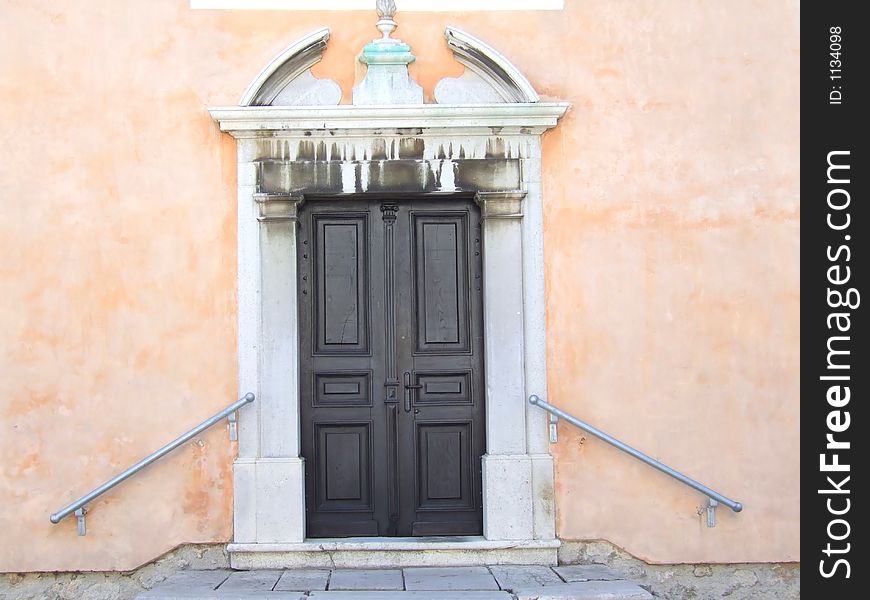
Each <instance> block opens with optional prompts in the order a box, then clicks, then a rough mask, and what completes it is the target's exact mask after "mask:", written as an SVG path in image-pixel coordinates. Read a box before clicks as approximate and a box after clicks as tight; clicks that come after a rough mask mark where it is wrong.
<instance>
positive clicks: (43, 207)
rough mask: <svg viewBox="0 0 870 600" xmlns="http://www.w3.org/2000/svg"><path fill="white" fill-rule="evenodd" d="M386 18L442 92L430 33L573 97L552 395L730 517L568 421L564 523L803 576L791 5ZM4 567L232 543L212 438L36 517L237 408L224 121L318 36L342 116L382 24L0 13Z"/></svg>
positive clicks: (227, 495)
mask: <svg viewBox="0 0 870 600" xmlns="http://www.w3.org/2000/svg"><path fill="white" fill-rule="evenodd" d="M566 5H567V8H566V10H565V11H564V12H540V13H525V14H512V13H496V14H486V13H465V14H452V15H451V14H444V13H433V14H425V13H408V14H401V13H400V14H399V17H398V18H399V24H400V29H399V30H398V32H397V35H399V36H400V37H402V38H403V39H404V40H406V41H407V42H409V43H410V44H411V46H412V48H413V50H414V52H415V54H416V55H417V57H418V61H417V62H416V63H415V65H413V67H412V71H413V72H414V73H415V76H416V77H417V79H418V81H419V82H420V83H421V84H422V85H423V87H424V90H425V92H426V94H427V96H430V97H431V93H432V89H433V87H434V85H435V83H436V82H437V81H438V80H439V79H440V78H442V77H445V76H456V75H458V74H460V73H461V70H462V68H461V66H459V65H458V64H457V63H455V62H454V61H453V60H452V57H451V55H450V53H449V51H448V50H447V49H446V47H445V44H444V41H443V37H442V31H443V27H444V26H445V25H446V24H452V25H456V26H458V27H460V28H462V29H465V30H467V31H469V32H472V33H473V34H475V35H477V36H479V37H481V38H482V39H484V40H485V41H487V42H488V43H490V44H492V45H493V46H495V47H496V48H498V49H499V50H501V51H502V52H503V53H505V54H506V55H507V56H508V57H509V58H510V59H511V60H512V61H513V62H514V63H515V64H516V65H517V66H518V67H519V68H520V69H522V70H523V71H524V72H525V73H526V74H527V76H528V77H529V79H530V80H531V81H532V83H533V85H535V86H536V88H537V89H538V90H539V92H541V94H542V95H543V96H545V97H548V98H550V99H565V100H568V101H570V102H571V103H572V104H573V109H572V110H571V111H570V112H569V114H568V116H566V118H565V119H564V120H563V122H562V124H561V126H560V128H559V129H557V130H556V131H555V132H552V133H550V134H548V135H547V137H546V143H545V153H544V169H545V172H544V186H545V190H544V191H545V204H546V206H545V220H546V259H547V265H548V267H547V281H548V313H549V317H548V319H549V330H550V333H549V335H550V340H549V360H550V377H549V385H550V394H549V399H550V400H551V401H552V402H553V403H555V404H557V405H559V406H561V407H563V408H565V409H567V410H570V411H572V412H575V413H576V414H578V415H579V416H581V417H583V418H586V419H588V420H590V421H592V422H594V423H596V424H598V425H599V426H601V427H602V428H604V429H605V430H608V431H610V432H612V433H614V434H615V435H617V436H619V437H622V438H624V439H626V440H627V441H630V442H632V443H634V444H636V445H637V446H638V447H640V448H642V449H645V450H647V451H648V452H650V453H651V454H653V455H654V456H656V457H658V458H660V459H662V460H665V461H666V462H670V463H672V464H674V465H675V466H677V467H679V468H682V469H684V470H686V471H687V472H688V473H689V474H691V475H695V476H697V477H699V478H702V479H704V480H705V481H708V482H710V483H711V484H713V485H714V486H716V487H719V488H721V489H722V490H723V491H724V492H726V493H728V494H731V495H733V496H735V497H737V498H738V499H740V500H742V501H743V502H744V503H745V504H746V507H747V508H746V510H745V512H744V513H743V514H741V515H739V516H734V515H729V514H726V511H725V510H720V511H719V526H717V527H716V528H715V529H707V528H706V527H705V526H704V524H703V522H702V521H701V519H700V518H699V517H698V516H697V515H696V507H697V506H698V505H700V504H701V501H702V498H701V497H700V496H698V495H697V494H695V493H694V492H692V491H690V490H688V489H686V488H683V487H682V486H679V485H678V484H676V483H673V482H671V481H669V480H667V479H666V478H665V477H664V476H662V475H660V474H658V473H655V472H652V471H651V470H649V469H647V468H645V467H643V466H642V465H638V464H635V463H633V462H632V461H631V460H630V459H628V458H627V457H625V456H622V455H620V454H618V453H617V452H616V451H614V450H611V449H609V448H605V447H604V446H603V445H602V444H600V443H597V442H594V441H587V442H585V443H583V444H581V443H580V441H581V437H580V435H578V434H577V433H576V432H574V431H571V430H568V429H565V428H562V429H561V431H560V442H559V444H558V445H557V446H556V447H555V449H554V453H555V455H556V459H557V503H558V519H559V522H558V530H559V535H560V536H561V537H563V538H565V539H598V538H601V539H608V540H610V541H612V542H614V543H615V544H617V545H619V546H621V547H623V548H625V549H626V550H628V551H629V552H632V553H634V554H636V555H639V556H640V557H642V558H644V559H646V560H650V561H662V562H681V561H686V562H703V561H730V562H745V561H790V560H797V559H798V538H799V530H798V517H799V503H798V481H799V477H798V466H799V462H798V457H797V450H798V384H797V373H798V369H799V353H798V347H797V346H798V340H799V330H798V311H799V295H798V283H799V281H798V222H799V202H798V187H797V186H798V178H797V176H798V154H797V153H798V143H799V131H798V106H797V103H796V100H795V99H796V98H797V92H798V75H797V67H798V27H797V26H798V4H797V3H796V2H788V1H786V0H783V1H781V2H767V3H758V2H750V1H748V0H747V1H740V2H729V3H727V4H726V3H716V2H701V3H698V2H690V1H689V0H685V1H673V2H667V3H662V2H655V1H652V0H650V1H644V2H627V1H625V2H623V1H619V2H611V1H604V0H595V1H589V2H580V1H578V0H568V2H567V3H566ZM0 13H2V19H0V74H2V75H0V130H2V131H3V133H4V138H3V144H2V145H0V276H2V281H3V294H2V295H0V398H2V400H0V428H2V429H0V506H3V510H2V513H0V527H2V529H3V531H4V534H5V539H4V544H2V545H0V570H6V571H29V570H54V569H59V570H75V569H100V570H102V569H130V568H133V567H135V566H137V565H139V564H141V563H143V562H146V561H148V560H150V559H153V558H154V557H156V556H158V555H159V554H161V553H163V552H165V551H166V550H169V549H170V548H171V547H173V546H175V545H177V544H180V543H184V542H209V541H223V540H227V539H229V538H230V536H231V518H230V507H231V504H232V503H231V500H232V490H231V487H230V477H229V468H230V464H231V459H232V454H233V452H234V448H233V445H232V444H231V443H230V442H229V441H228V438H227V434H226V429H225V428H216V429H215V430H213V431H211V432H210V433H209V434H207V435H205V436H204V437H203V438H202V439H201V444H200V443H192V444H189V445H187V446H186V447H184V448H183V449H181V450H179V451H178V452H177V454H175V455H174V456H172V457H170V458H168V459H166V460H164V461H163V462H162V464H159V465H156V466H154V467H152V468H151V469H150V471H149V472H147V473H143V474H142V475H141V476H140V477H138V478H136V479H134V480H131V481H130V482H128V483H127V484H125V485H124V486H123V487H121V488H118V489H117V490H115V491H113V492H111V493H110V494H109V495H107V496H106V497H105V499H104V500H102V501H100V502H98V503H96V504H94V505H93V506H92V511H91V515H90V518H89V523H88V524H89V534H88V536H87V537H84V538H79V537H77V536H76V535H75V521H74V519H70V520H68V521H65V522H63V523H62V524H60V525H57V526H53V525H50V524H49V522H48V514H49V513H51V512H52V511H53V510H55V509H57V508H58V507H59V506H60V505H62V504H63V503H65V502H66V501H69V500H71V499H72V498H73V497H74V496H76V495H78V494H79V493H81V492H84V491H86V490H87V489H88V488H90V487H91V486H92V485H94V484H96V483H98V482H99V481H100V480H102V479H103V478H105V477H108V476H110V475H112V474H113V473H114V472H116V471H117V470H119V469H120V468H123V467H124V466H126V465H127V464H129V463H131V462H132V461H134V460H136V459H137V458H139V457H140V456H142V455H143V454H145V453H147V452H148V451H150V450H152V449H154V448H156V447H158V446H159V445H160V444H162V443H163V442H165V441H167V440H168V439H170V438H171V437H173V436H174V435H176V434H177V433H180V432H181V431H183V430H185V429H187V428H188V427H189V426H191V425H193V424H195V423H197V422H198V421H199V420H201V419H202V418H204V417H206V416H208V415H209V414H211V413H212V412H214V411H216V410H218V409H219V408H221V407H222V406H223V405H225V404H227V403H228V402H229V401H230V400H232V399H234V397H235V393H236V377H235V369H236V361H235V268H236V267H235V243H236V240H235V227H236V224H235V206H234V203H235V197H234V196H235V182H236V180H235V177H236V176H235V145H234V143H233V141H232V139H231V138H230V137H229V136H225V135H221V134H220V133H219V132H218V130H217V127H216V125H215V124H214V123H213V122H212V121H211V119H210V118H209V116H208V114H207V113H206V111H205V108H206V107H207V106H210V105H212V106H213V105H232V104H235V103H236V102H237V100H238V97H239V95H240V94H241V92H242V91H243V90H244V88H245V87H246V85H247V84H248V83H249V81H250V80H251V79H252V78H253V77H254V75H255V74H256V73H257V71H258V70H259V69H260V68H261V66H262V65H264V64H265V63H266V62H267V61H268V60H269V59H270V58H271V57H272V56H274V55H275V54H276V53H277V52H278V51H280V50H281V49H282V48H284V47H285V46H286V45H287V44H289V43H290V42H291V41H293V40H294V39H296V38H297V37H299V36H301V35H303V34H305V33H308V32H309V31H311V30H313V29H315V28H316V27H320V26H324V25H328V26H329V27H331V29H332V37H331V39H330V44H329V48H328V50H327V52H326V55H325V58H324V60H323V62H322V63H320V64H319V65H318V66H317V67H316V68H315V74H320V75H321V76H327V75H328V76H330V77H332V78H335V79H336V80H338V82H339V83H340V84H341V85H342V88H343V90H344V94H345V101H349V98H350V93H351V86H352V83H353V81H354V78H355V77H357V76H358V75H359V73H358V72H357V70H356V69H355V67H354V57H355V56H356V54H357V53H358V51H359V49H360V48H361V47H362V46H363V45H364V44H365V43H366V42H367V41H369V40H370V39H372V38H373V37H374V36H375V34H376V32H375V30H374V29H373V27H372V25H373V18H372V15H371V14H370V13H340V12H330V13H326V12H324V13H305V12H274V13H270V12H258V11H252V12H222V11H190V10H189V9H188V2H187V1H186V0H155V1H153V2H148V3H117V2H108V1H105V0H80V1H78V2H76V3H75V4H74V5H70V6H69V7H66V6H60V5H58V4H57V3H56V2H50V1H49V0H27V1H24V0H3V1H2V3H0Z"/></svg>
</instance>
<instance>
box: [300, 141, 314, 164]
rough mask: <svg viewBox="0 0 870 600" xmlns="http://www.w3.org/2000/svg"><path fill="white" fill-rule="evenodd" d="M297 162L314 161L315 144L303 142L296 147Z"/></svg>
mask: <svg viewBox="0 0 870 600" xmlns="http://www.w3.org/2000/svg"><path fill="white" fill-rule="evenodd" d="M296 160H314V142H312V141H309V140H301V141H300V142H299V145H298V146H297V147H296Z"/></svg>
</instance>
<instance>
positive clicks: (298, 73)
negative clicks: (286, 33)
mask: <svg viewBox="0 0 870 600" xmlns="http://www.w3.org/2000/svg"><path fill="white" fill-rule="evenodd" d="M327 41H329V28H328V27H324V28H323V29H318V30H316V31H312V32H311V33H309V34H308V35H305V36H303V37H301V38H299V39H298V40H296V41H295V42H293V43H292V44H290V45H289V46H287V47H286V48H285V49H284V50H282V51H281V52H280V53H279V54H278V55H277V56H275V58H273V59H272V60H271V61H269V64H267V65H266V66H265V67H263V69H262V70H261V71H260V72H259V73H258V74H257V76H256V77H255V78H254V80H253V81H252V82H251V84H250V85H249V86H248V88H247V89H246V90H245V93H244V94H242V98H241V100H239V106H314V105H324V104H338V103H339V102H340V101H341V87H340V86H339V85H338V84H337V83H336V82H335V81H333V80H331V79H317V78H316V77H314V75H312V74H311V67H313V66H314V65H315V64H317V63H318V62H320V59H321V58H323V51H324V50H326V43H327Z"/></svg>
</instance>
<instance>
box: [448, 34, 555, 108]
mask: <svg viewBox="0 0 870 600" xmlns="http://www.w3.org/2000/svg"><path fill="white" fill-rule="evenodd" d="M444 37H445V38H447V45H448V46H450V49H451V50H452V51H453V55H454V57H456V60H457V61H459V62H460V63H462V64H463V65H464V66H465V68H466V72H465V74H464V75H463V76H462V77H458V78H446V79H442V80H441V81H439V82H438V85H437V86H436V87H435V99H436V100H437V101H438V103H439V104H465V103H477V102H515V103H528V102H538V101H539V100H540V96H538V93H537V92H536V91H535V88H533V87H532V84H531V83H529V80H528V79H526V77H525V76H524V75H523V74H522V73H521V72H520V70H519V69H517V68H516V67H515V66H514V64H513V63H512V62H511V61H509V60H508V59H507V58H505V57H504V55H502V54H501V53H500V52H499V51H498V50H496V49H495V48H493V47H492V46H490V45H488V44H487V43H485V42H484V41H482V40H480V39H478V38H476V37H474V36H473V35H471V34H470V33H466V32H465V31H462V30H461V29H457V28H455V27H447V28H446V29H445V30H444Z"/></svg>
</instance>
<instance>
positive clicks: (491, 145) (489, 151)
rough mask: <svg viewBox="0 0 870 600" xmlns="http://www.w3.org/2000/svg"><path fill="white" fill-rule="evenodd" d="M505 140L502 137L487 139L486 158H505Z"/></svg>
mask: <svg viewBox="0 0 870 600" xmlns="http://www.w3.org/2000/svg"><path fill="white" fill-rule="evenodd" d="M504 155H505V147H504V140H503V139H501V138H489V139H488V140H486V158H504Z"/></svg>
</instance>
